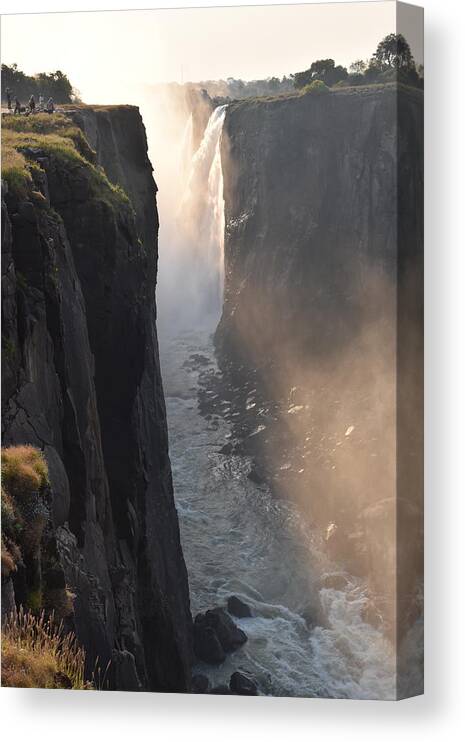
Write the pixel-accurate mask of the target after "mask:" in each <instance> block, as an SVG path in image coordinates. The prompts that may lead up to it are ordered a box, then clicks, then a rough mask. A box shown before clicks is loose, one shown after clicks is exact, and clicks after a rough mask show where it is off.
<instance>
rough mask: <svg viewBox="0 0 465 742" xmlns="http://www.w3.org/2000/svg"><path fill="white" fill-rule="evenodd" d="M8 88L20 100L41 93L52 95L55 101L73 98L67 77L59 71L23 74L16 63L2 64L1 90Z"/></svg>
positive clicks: (44, 95)
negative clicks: (30, 75)
mask: <svg viewBox="0 0 465 742" xmlns="http://www.w3.org/2000/svg"><path fill="white" fill-rule="evenodd" d="M7 88H9V89H10V90H11V93H12V95H14V96H18V98H19V99H20V100H23V101H24V100H28V98H29V96H31V95H34V96H36V98H37V97H38V96H39V95H42V96H43V97H44V98H50V97H52V98H53V99H54V101H55V102H56V103H70V102H71V101H72V100H73V96H74V92H73V87H72V85H71V83H70V81H69V80H68V77H67V76H66V75H65V74H64V73H63V72H62V71H61V70H56V72H51V73H46V72H39V73H38V74H37V75H34V76H33V77H29V76H28V75H25V74H24V72H22V71H21V70H19V69H18V65H17V64H12V65H11V66H8V65H6V64H2V91H6V89H7Z"/></svg>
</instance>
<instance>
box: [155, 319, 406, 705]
mask: <svg viewBox="0 0 465 742" xmlns="http://www.w3.org/2000/svg"><path fill="white" fill-rule="evenodd" d="M161 348H162V365H163V372H164V379H165V394H166V399H167V414H168V427H169V436H170V455H171V462H172V469H173V478H174V487H175V492H176V503H177V508H178V513H179V519H180V527H181V538H182V544H183V550H184V556H185V560H186V564H187V569H188V574H189V583H190V590H191V601H192V611H193V614H194V615H195V614H196V613H197V612H199V611H202V610H205V609H207V608H211V607H214V606H216V605H224V604H225V602H226V599H227V598H228V597H229V596H230V595H232V594H235V595H237V596H238V597H240V598H241V599H242V600H244V601H245V602H246V603H248V605H250V606H251V608H252V611H253V614H254V615H253V617H252V618H245V619H241V620H239V621H238V623H239V625H240V626H241V627H242V628H243V629H244V631H245V632H246V633H247V635H248V637H249V639H248V642H247V643H246V644H245V645H244V646H243V647H241V649H239V650H238V651H237V652H234V653H233V654H231V655H229V656H228V657H227V659H226V661H225V662H224V663H223V665H221V666H220V667H214V668H213V667H211V666H207V665H202V663H200V664H199V668H198V669H199V670H201V671H202V672H204V673H206V674H208V675H209V677H210V678H211V680H212V682H214V683H224V682H227V681H228V679H229V677H230V675H231V673H232V672H233V671H234V670H236V669H243V670H247V671H249V672H251V673H252V674H253V675H254V677H256V678H257V680H258V681H259V683H260V687H261V689H262V691H263V692H265V693H268V694H273V695H277V696H279V695H292V696H323V697H335V698H393V697H394V694H395V683H394V670H395V665H394V654H393V652H392V648H391V646H390V645H389V642H388V641H387V640H386V639H385V637H384V636H383V633H382V632H381V631H380V630H379V629H376V628H374V627H373V626H371V625H369V624H368V623H366V622H365V621H364V620H363V618H362V616H363V610H364V607H365V606H366V604H367V602H368V598H367V595H366V590H365V588H364V585H363V584H362V583H361V582H360V581H359V580H357V579H355V578H353V577H350V576H347V585H346V587H345V588H344V589H341V590H336V589H329V588H321V587H320V585H321V579H322V577H323V576H324V575H325V574H326V573H328V572H329V573H334V572H335V571H338V570H339V571H341V569H340V568H338V566H337V565H334V564H331V563H329V562H328V561H327V559H326V558H325V557H324V556H323V555H322V553H321V551H320V550H319V548H318V540H317V539H316V537H314V535H313V534H312V533H311V531H310V530H309V527H308V525H307V524H305V523H303V522H302V520H301V519H300V517H299V514H298V513H297V511H296V510H294V509H293V507H292V505H290V504H289V503H281V502H278V501H277V500H276V499H273V498H272V497H271V495H270V493H269V492H268V491H267V489H266V488H265V487H264V486H263V485H260V486H257V485H255V484H254V483H253V482H251V480H250V479H248V477H247V474H248V472H249V469H250V461H249V460H248V459H247V458H246V457H241V456H234V455H230V454H229V455H224V454H221V453H220V452H219V451H220V448H221V447H222V446H223V445H224V442H225V440H226V439H227V436H228V434H229V433H230V428H229V423H228V422H227V421H226V420H224V419H220V418H219V419H218V420H217V425H218V427H217V428H216V427H214V426H212V425H211V424H210V423H209V421H208V420H206V419H205V418H203V417H202V416H201V415H200V414H199V412H198V407H197V397H196V395H197V382H198V375H199V374H198V371H195V370H192V369H191V368H189V367H183V363H184V361H186V360H187V359H188V358H189V356H190V355H191V354H192V352H197V353H199V352H200V353H202V355H204V356H206V357H207V358H208V359H209V361H210V364H211V368H212V369H214V368H215V359H214V354H213V348H212V343H211V339H210V335H209V333H208V331H204V332H202V333H201V332H192V333H191V334H185V335H184V336H182V337H178V338H171V339H169V338H162V341H161ZM186 390H190V392H188V393H187V394H186Z"/></svg>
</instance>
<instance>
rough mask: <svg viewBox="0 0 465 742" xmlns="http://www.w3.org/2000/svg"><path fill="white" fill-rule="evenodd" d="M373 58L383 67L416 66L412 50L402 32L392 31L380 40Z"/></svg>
mask: <svg viewBox="0 0 465 742" xmlns="http://www.w3.org/2000/svg"><path fill="white" fill-rule="evenodd" d="M373 60H374V61H376V62H377V63H378V65H379V66H380V67H381V68H382V69H383V70H386V69H389V68H390V69H395V70H411V69H412V68H414V67H415V62H414V60H413V56H412V52H411V51H410V46H409V45H408V43H407V41H406V39H405V37H404V36H402V34H400V33H398V34H395V33H390V34H388V35H387V36H385V37H384V39H383V40H382V41H380V42H379V44H378V46H377V49H376V51H375V53H374V54H373Z"/></svg>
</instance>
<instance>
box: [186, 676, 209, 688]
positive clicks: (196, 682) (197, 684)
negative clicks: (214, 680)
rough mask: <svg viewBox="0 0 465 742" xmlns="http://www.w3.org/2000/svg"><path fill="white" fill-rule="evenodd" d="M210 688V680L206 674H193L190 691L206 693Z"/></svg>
mask: <svg viewBox="0 0 465 742" xmlns="http://www.w3.org/2000/svg"><path fill="white" fill-rule="evenodd" d="M209 689H210V681H209V679H208V678H207V676H206V675H200V674H199V675H194V676H193V678H192V684H191V692H192V693H208V691H209Z"/></svg>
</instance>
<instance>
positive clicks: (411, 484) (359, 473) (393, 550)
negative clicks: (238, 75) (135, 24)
mask: <svg viewBox="0 0 465 742" xmlns="http://www.w3.org/2000/svg"><path fill="white" fill-rule="evenodd" d="M422 122H423V99H422V93H421V92H419V91H415V90H413V89H407V88H403V87H402V86H396V85H386V86H383V87H381V86H371V87H369V88H359V89H349V90H343V89H341V90H339V91H336V90H332V91H330V92H327V93H324V92H323V93H322V94H320V95H318V94H317V93H313V94H312V93H308V94H306V95H300V96H299V95H295V96H287V97H282V98H275V99H256V100H247V101H237V102H235V103H232V104H231V105H230V106H229V107H228V111H227V115H226V120H225V126H224V131H223V140H222V162H223V174H224V200H225V223H226V232H225V247H224V251H225V255H224V260H225V298H224V307H223V314H222V318H221V322H220V325H219V327H218V330H217V333H216V345H217V349H218V354H219V359H220V363H221V365H222V368H223V371H224V373H225V375H226V376H229V378H230V380H231V388H232V389H236V390H238V389H240V390H241V392H240V393H239V392H238V393H236V395H235V400H236V402H235V403H236V407H237V411H238V412H239V413H240V420H241V430H240V431H239V433H240V435H241V436H242V437H243V438H244V440H245V443H244V444H241V445H242V447H243V448H245V451H246V452H247V453H251V454H252V455H253V456H254V457H255V461H256V464H255V468H254V470H253V471H252V472H251V476H252V477H253V478H254V479H255V481H258V482H260V481H263V480H266V481H267V482H268V484H269V485H270V486H271V487H272V489H273V490H274V491H275V492H276V493H278V494H279V495H280V496H283V497H288V498H291V499H292V500H294V501H296V502H297V503H298V505H299V507H300V508H301V510H302V512H303V513H304V514H305V516H306V517H307V518H308V520H309V522H311V523H312V524H313V525H314V526H315V528H316V529H317V532H319V533H320V534H321V540H322V542H323V543H324V545H325V548H326V549H327V551H328V553H329V554H330V555H331V556H332V557H334V558H336V559H338V560H341V561H342V563H343V564H345V565H346V566H347V568H348V569H350V570H352V571H356V572H358V573H360V574H363V575H368V576H369V578H370V582H371V585H372V588H373V590H374V592H375V594H376V596H377V598H378V606H383V605H384V608H380V609H379V613H380V614H381V620H384V621H386V623H387V625H389V627H390V631H394V632H395V630H396V629H395V624H397V625H399V621H396V616H397V617H398V618H399V617H401V623H402V625H403V626H404V627H405V625H406V623H409V622H410V620H411V614H412V613H413V614H414V613H415V611H416V610H417V608H415V607H412V603H415V597H414V593H415V589H416V585H417V583H418V581H419V579H420V578H421V570H422V535H421V529H422V249H423V238H422V226H423V207H422V195H423V194H422V186H423V123H422ZM398 402H400V403H401V404H398ZM396 531H397V532H398V534H399V538H398V540H397V544H396ZM401 558H402V559H403V562H401ZM399 591H400V592H399ZM401 593H402V594H401ZM406 596H407V597H406ZM401 614H402V615H401ZM404 633H405V632H404V629H401V631H400V634H404Z"/></svg>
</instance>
